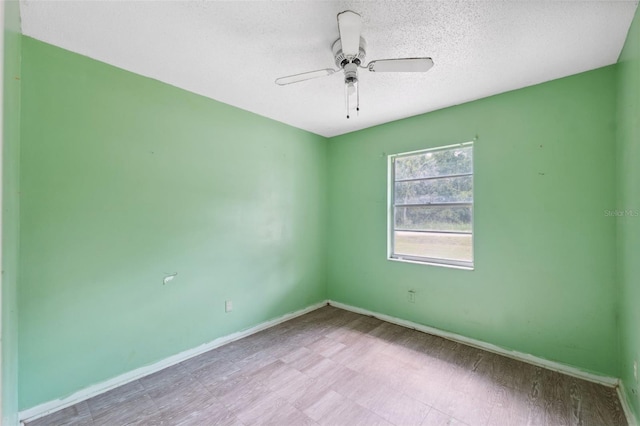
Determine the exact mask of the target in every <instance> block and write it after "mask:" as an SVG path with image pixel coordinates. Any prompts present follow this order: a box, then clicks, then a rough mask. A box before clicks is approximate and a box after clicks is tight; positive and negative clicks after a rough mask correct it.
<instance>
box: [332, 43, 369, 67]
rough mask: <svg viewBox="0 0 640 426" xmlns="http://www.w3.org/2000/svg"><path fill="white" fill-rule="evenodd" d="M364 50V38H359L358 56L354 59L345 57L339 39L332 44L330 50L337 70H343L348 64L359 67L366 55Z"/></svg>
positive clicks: (365, 45)
mask: <svg viewBox="0 0 640 426" xmlns="http://www.w3.org/2000/svg"><path fill="white" fill-rule="evenodd" d="M366 48H367V43H366V41H365V40H364V38H362V37H360V49H359V51H358V55H357V56H356V57H354V58H347V56H346V55H345V54H344V53H343V52H342V42H341V41H340V39H337V40H336V41H335V42H334V43H333V46H332V47H331V50H332V51H333V56H334V58H335V61H336V65H337V66H338V67H339V68H344V67H345V65H347V64H350V63H353V64H356V65H357V66H360V65H361V64H362V63H363V62H364V58H365V56H366V55H367V50H366Z"/></svg>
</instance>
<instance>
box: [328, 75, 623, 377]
mask: <svg viewBox="0 0 640 426" xmlns="http://www.w3.org/2000/svg"><path fill="white" fill-rule="evenodd" d="M615 71H616V69H615V67H606V68H602V69H598V70H595V71H592V72H587V73H583V74H579V75H575V76H572V77H568V78H564V79H561V80H555V81H552V82H549V83H545V84H540V85H537V86H533V87H529V88H525V89H522V90H517V91H513V92H509V93H505V94H501V95H497V96H493V97H490V98H486V99H483V100H479V101H476V102H471V103H468V104H464V105H460V106H455V107H452V108H448V109H444V110H440V111H436V112H432V113H429V114H425V115H421V116H416V117H412V118H409V119H405V120H401V121H397V122H393V123H388V124H384V125H381V126H378V127H374V128H370V129H366V130H362V131H359V132H355V133H351V134H347V135H343V136H340V137H336V138H333V139H331V140H330V143H329V178H330V186H329V228H328V229H329V247H330V251H329V271H328V279H327V283H328V294H329V298H330V299H333V300H336V301H339V302H343V303H347V304H350V305H355V306H359V307H362V308H366V309H369V310H372V311H376V312H381V313H384V314H388V315H392V316H395V317H399V318H403V319H407V320H411V321H415V322H417V323H420V324H426V325H429V326H433V327H437V328H439V329H442V330H447V331H451V332H455V333H459V334H461V335H464V336H469V337H473V338H475V339H478V340H481V341H485V342H489V343H493V344H496V345H499V346H502V347H505V348H510V349H515V350H518V351H520V352H525V353H529V354H533V355H536V356H539V357H542V358H546V359H549V360H553V361H558V362H562V363H565V364H569V365H573V366H576V367H579V368H581V369H584V370H588V371H591V372H596V373H601V374H605V375H610V376H616V375H617V374H618V365H617V356H618V354H617V345H618V342H617V328H616V327H617V326H616V311H615V309H616V301H617V299H616V283H615V253H614V251H615V218H612V217H606V216H605V214H604V210H606V209H614V206H615V191H614V190H613V188H615V179H614V163H615V127H614V126H615V105H616V104H615V102H616V96H615V94H616V93H615V84H616V79H615V77H616V73H615ZM476 136H477V137H478V139H477V142H476V143H475V145H474V169H475V177H474V185H475V186H474V192H475V201H476V202H475V209H474V223H475V224H474V232H475V235H474V248H475V270H474V271H466V270H459V269H450V268H444V267H437V266H428V265H420V264H410V263H401V262H394V261H389V260H387V259H386V247H387V225H386V212H387V208H386V205H387V204H386V203H387V199H386V197H387V156H388V155H389V154H395V153H399V152H406V151H412V150H418V149H422V148H430V147H435V146H440V145H448V144H452V143H458V142H466V141H470V140H473V139H474V138H475V137H476ZM410 289H413V290H415V291H416V292H417V293H416V301H415V303H409V302H408V298H407V291H408V290H410Z"/></svg>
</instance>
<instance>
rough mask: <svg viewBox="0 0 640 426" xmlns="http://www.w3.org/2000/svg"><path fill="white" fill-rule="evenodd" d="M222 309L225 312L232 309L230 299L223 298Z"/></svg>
mask: <svg viewBox="0 0 640 426" xmlns="http://www.w3.org/2000/svg"><path fill="white" fill-rule="evenodd" d="M224 311H225V312H231V311H233V302H232V301H231V300H225V302H224Z"/></svg>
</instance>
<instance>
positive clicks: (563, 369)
mask: <svg viewBox="0 0 640 426" xmlns="http://www.w3.org/2000/svg"><path fill="white" fill-rule="evenodd" d="M329 304H330V305H331V306H335V307H336V308H340V309H345V310H347V311H351V312H355V313H357V314H363V315H368V316H372V317H375V318H378V319H380V320H382V321H386V322H390V323H392V324H397V325H400V326H403V327H407V328H413V329H416V330H418V331H422V332H424V333H428V334H433V335H434V336H440V337H444V338H445V339H449V340H453V341H456V342H460V343H464V344H465V345H469V346H474V347H476V348H479V349H483V350H485V351H488V352H493V353H496V354H498V355H504V356H506V357H509V358H513V359H516V360H518V361H524V362H526V363H529V364H533V365H537V366H539V367H544V368H547V369H549V370H553V371H558V372H560V373H564V374H567V375H569V376H573V377H577V378H579V379H584V380H588V381H590V382H594V383H599V384H602V385H606V386H609V387H615V386H617V385H618V379H617V378H615V377H608V376H601V375H598V374H594V373H589V372H587V371H582V370H580V369H579V368H576V367H572V366H570V365H566V364H562V363H559V362H555V361H550V360H547V359H544V358H539V357H537V356H534V355H530V354H525V353H523V352H518V351H512V350H509V349H506V348H503V347H500V346H497V345H493V344H491V343H486V342H483V341H481V340H476V339H472V338H470V337H465V336H461V335H459V334H456V333H450V332H448V331H443V330H439V329H437V328H434V327H429V326H427V325H422V324H418V323H415V322H412V321H407V320H403V319H400V318H396V317H392V316H389V315H385V314H381V313H378V312H373V311H369V310H367V309H362V308H357V307H355V306H351V305H346V304H344V303H340V302H335V301H333V300H329Z"/></svg>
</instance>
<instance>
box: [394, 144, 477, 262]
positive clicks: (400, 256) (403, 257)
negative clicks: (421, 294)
mask: <svg viewBox="0 0 640 426" xmlns="http://www.w3.org/2000/svg"><path fill="white" fill-rule="evenodd" d="M468 147H471V148H472V150H471V152H472V156H471V173H470V174H468V173H464V174H455V175H447V176H431V177H426V178H420V179H401V180H399V181H396V176H395V161H396V159H398V158H402V157H410V156H415V155H421V154H425V153H428V152H437V151H446V150H451V149H455V148H468ZM473 147H474V142H473V141H469V142H463V143H456V144H452V145H445V146H438V147H433V148H427V149H420V150H416V151H409V152H401V153H397V154H390V155H389V156H388V165H387V167H388V170H387V173H388V178H387V259H388V260H393V261H396V262H409V263H419V264H422V265H433V266H442V267H447V268H456V269H467V270H473V269H474V268H475V238H474V234H475V232H474V231H475V226H474V220H475V215H474V211H473V210H474V205H475V167H474V162H475V161H474V160H475V158H474V157H475V155H474V154H475V153H474V151H475V150H474V149H473ZM456 176H471V185H472V192H471V193H472V200H471V202H455V203H427V204H421V203H415V204H413V203H412V204H403V205H398V206H399V207H402V206H426V207H429V206H431V207H436V208H437V207H438V206H442V205H446V206H449V205H451V206H456V205H459V206H469V207H470V208H471V231H470V232H459V231H441V232H437V231H421V232H425V233H429V232H432V233H451V234H470V235H471V261H465V260H456V259H443V258H435V257H423V256H412V255H405V254H396V253H395V247H394V245H395V232H396V230H397V231H402V229H396V227H395V211H396V207H397V206H396V204H395V183H396V182H402V181H411V180H435V179H443V178H451V177H456Z"/></svg>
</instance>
